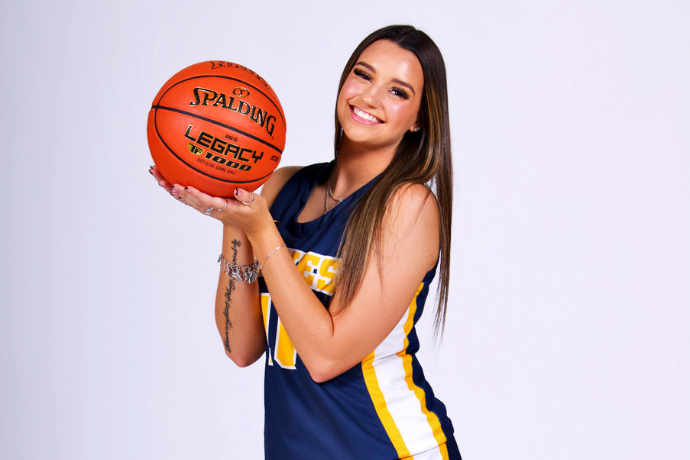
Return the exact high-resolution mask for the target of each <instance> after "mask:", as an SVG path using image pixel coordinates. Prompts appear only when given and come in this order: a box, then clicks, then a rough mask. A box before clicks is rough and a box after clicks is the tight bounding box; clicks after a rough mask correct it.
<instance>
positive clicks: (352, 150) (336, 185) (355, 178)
mask: <svg viewBox="0 0 690 460" xmlns="http://www.w3.org/2000/svg"><path fill="white" fill-rule="evenodd" d="M394 155H395V148H386V149H376V150H372V149H369V148H366V147H363V146H360V145H356V144H353V143H352V142H350V141H349V140H348V139H347V137H343V142H342V144H341V146H340V151H339V152H338V162H337V167H336V169H335V171H333V176H332V177H331V181H332V182H331V187H332V192H333V196H335V197H346V196H348V195H350V194H351V193H353V192H355V191H356V190H358V189H359V188H361V187H362V186H364V185H365V184H367V183H368V182H370V181H371V180H372V179H373V178H374V177H376V176H378V175H379V174H381V173H382V172H383V171H384V170H385V169H386V168H387V167H388V165H389V164H390V162H391V160H392V159H393V156H394Z"/></svg>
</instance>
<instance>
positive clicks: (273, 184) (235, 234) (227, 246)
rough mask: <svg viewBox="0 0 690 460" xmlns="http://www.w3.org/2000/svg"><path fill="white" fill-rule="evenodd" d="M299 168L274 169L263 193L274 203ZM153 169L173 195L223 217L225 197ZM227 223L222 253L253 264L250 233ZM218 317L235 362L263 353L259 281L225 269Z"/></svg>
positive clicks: (220, 283) (227, 350)
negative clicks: (244, 279) (238, 277)
mask: <svg viewBox="0 0 690 460" xmlns="http://www.w3.org/2000/svg"><path fill="white" fill-rule="evenodd" d="M298 169H299V168H295V167H291V168H282V169H279V170H277V171H275V172H274V174H273V175H272V176H271V178H270V179H269V180H268V181H267V182H266V184H265V185H264V187H263V189H262V195H264V196H265V199H266V202H267V203H271V204H272V203H273V201H274V200H275V197H276V196H277V195H278V193H279V192H280V190H281V189H282V188H283V185H285V182H287V180H288V179H289V178H290V177H291V176H292V174H294V173H295V171H297V170H298ZM151 173H152V175H153V176H154V177H155V178H156V180H157V181H158V183H159V185H161V187H163V188H164V189H166V190H167V191H168V192H169V193H170V194H171V195H172V196H173V197H175V198H177V199H178V200H180V201H182V202H184V203H185V204H187V205H189V206H192V207H194V208H195V209H197V210H198V211H203V210H205V209H208V208H210V207H213V208H215V209H216V211H213V212H212V213H211V216H212V217H215V218H219V217H218V216H219V214H221V213H219V212H218V211H217V209H221V208H223V206H225V201H224V199H223V198H216V197H211V196H209V195H206V194H204V193H202V192H199V191H196V190H194V189H192V188H185V187H182V186H179V185H175V186H174V187H172V186H170V184H168V183H167V182H166V181H165V179H163V177H162V176H161V175H160V173H159V172H158V170H157V169H156V168H155V167H152V168H151ZM190 190H194V196H192V195H191V194H190ZM228 201H233V202H236V200H233V199H228ZM236 203H237V202H236ZM242 206H243V205H242ZM269 206H270V205H269ZM223 224H224V225H223V245H222V254H223V256H224V258H225V259H226V260H227V261H229V262H232V263H235V264H237V265H248V264H251V263H252V262H253V261H254V253H253V250H252V245H251V243H250V242H249V240H248V239H247V236H246V235H245V234H244V232H243V231H242V230H240V229H239V228H238V227H236V226H234V225H232V224H230V223H227V222H223ZM215 320H216V326H217V328H218V332H219V333H220V337H221V340H222V341H223V345H224V347H225V353H226V355H228V357H230V359H232V360H233V362H234V363H235V364H237V365H238V366H240V367H244V366H248V365H250V364H252V363H254V362H255V361H256V360H257V359H259V358H260V357H261V355H263V353H264V350H265V347H266V343H265V340H266V335H265V330H264V324H263V318H262V314H261V304H260V296H259V288H258V284H257V283H252V284H248V283H245V282H241V281H236V280H234V279H232V278H231V277H230V276H228V275H227V274H225V273H224V272H223V271H221V273H220V276H219V279H218V288H217V291H216V302H215Z"/></svg>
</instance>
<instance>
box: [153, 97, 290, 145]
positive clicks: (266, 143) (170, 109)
mask: <svg viewBox="0 0 690 460" xmlns="http://www.w3.org/2000/svg"><path fill="white" fill-rule="evenodd" d="M153 109H161V110H169V111H171V112H177V113H181V114H182V115H189V116H190V117H193V118H196V119H198V120H204V121H208V122H209V123H213V124H214V125H218V126H221V127H223V128H227V129H229V130H231V131H235V132H236V133H240V134H242V135H243V136H247V137H249V138H251V139H254V140H255V141H257V142H261V143H262V144H265V145H267V146H269V147H271V148H272V149H273V150H275V151H276V152H278V153H280V154H281V155H282V154H283V151H282V150H280V149H279V148H278V147H276V146H275V145H273V144H271V143H270V142H266V141H265V140H263V139H261V138H259V137H256V136H253V135H251V134H249V133H246V132H244V131H242V130H241V129H237V128H233V127H232V126H230V125H226V124H224V123H221V122H219V121H216V120H213V119H211V118H206V117H202V116H201V115H197V114H196V113H192V112H185V111H184V110H180V109H175V108H172V107H166V106H164V105H152V106H151V110H153Z"/></svg>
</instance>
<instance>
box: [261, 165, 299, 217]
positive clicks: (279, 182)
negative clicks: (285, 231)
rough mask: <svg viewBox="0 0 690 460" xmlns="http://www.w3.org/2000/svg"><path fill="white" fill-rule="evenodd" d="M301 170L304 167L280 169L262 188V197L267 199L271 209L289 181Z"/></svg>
mask: <svg viewBox="0 0 690 460" xmlns="http://www.w3.org/2000/svg"><path fill="white" fill-rule="evenodd" d="M300 169H302V166H286V167H284V168H278V169H276V170H275V171H274V172H273V174H272V175H271V177H270V178H269V179H268V180H267V181H266V183H265V184H264V185H263V187H262V188H261V196H262V197H264V198H265V199H266V202H267V203H268V207H269V208H270V207H271V205H272V204H273V202H274V201H275V199H276V197H277V196H278V193H280V191H281V190H282V189H283V187H284V186H285V184H286V183H287V181H288V180H290V178H291V177H292V176H293V175H294V174H295V173H296V172H297V171H299V170H300Z"/></svg>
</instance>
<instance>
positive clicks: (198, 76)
mask: <svg viewBox="0 0 690 460" xmlns="http://www.w3.org/2000/svg"><path fill="white" fill-rule="evenodd" d="M206 77H213V78H225V79H226V80H234V81H236V82H239V83H243V84H245V85H247V86H249V87H251V88H254V89H255V90H256V91H258V92H260V93H261V94H263V95H264V97H265V98H266V99H268V100H269V101H270V102H271V104H273V107H275V108H276V110H277V111H278V115H280V119H281V120H283V126H284V127H286V128H287V125H286V124H285V117H284V116H283V112H282V110H280V109H279V108H278V106H277V105H276V103H275V102H273V99H272V98H271V97H270V96H269V95H268V94H266V93H264V92H263V91H261V90H260V89H259V88H257V87H256V86H254V85H252V84H251V83H247V82H246V81H244V80H240V79H239V78H233V77H228V76H226V75H195V76H193V77H189V78H185V79H184V80H180V81H178V82H177V83H175V84H174V85H172V86H171V87H170V88H168V89H166V90H165V92H164V93H163V94H162V95H161V97H160V98H159V99H158V102H159V103H160V101H161V100H162V99H163V98H164V97H165V95H166V94H168V91H170V90H171V89H173V88H174V87H176V86H177V85H179V84H180V83H184V82H186V81H189V80H194V79H196V78H206ZM276 97H278V96H276Z"/></svg>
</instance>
